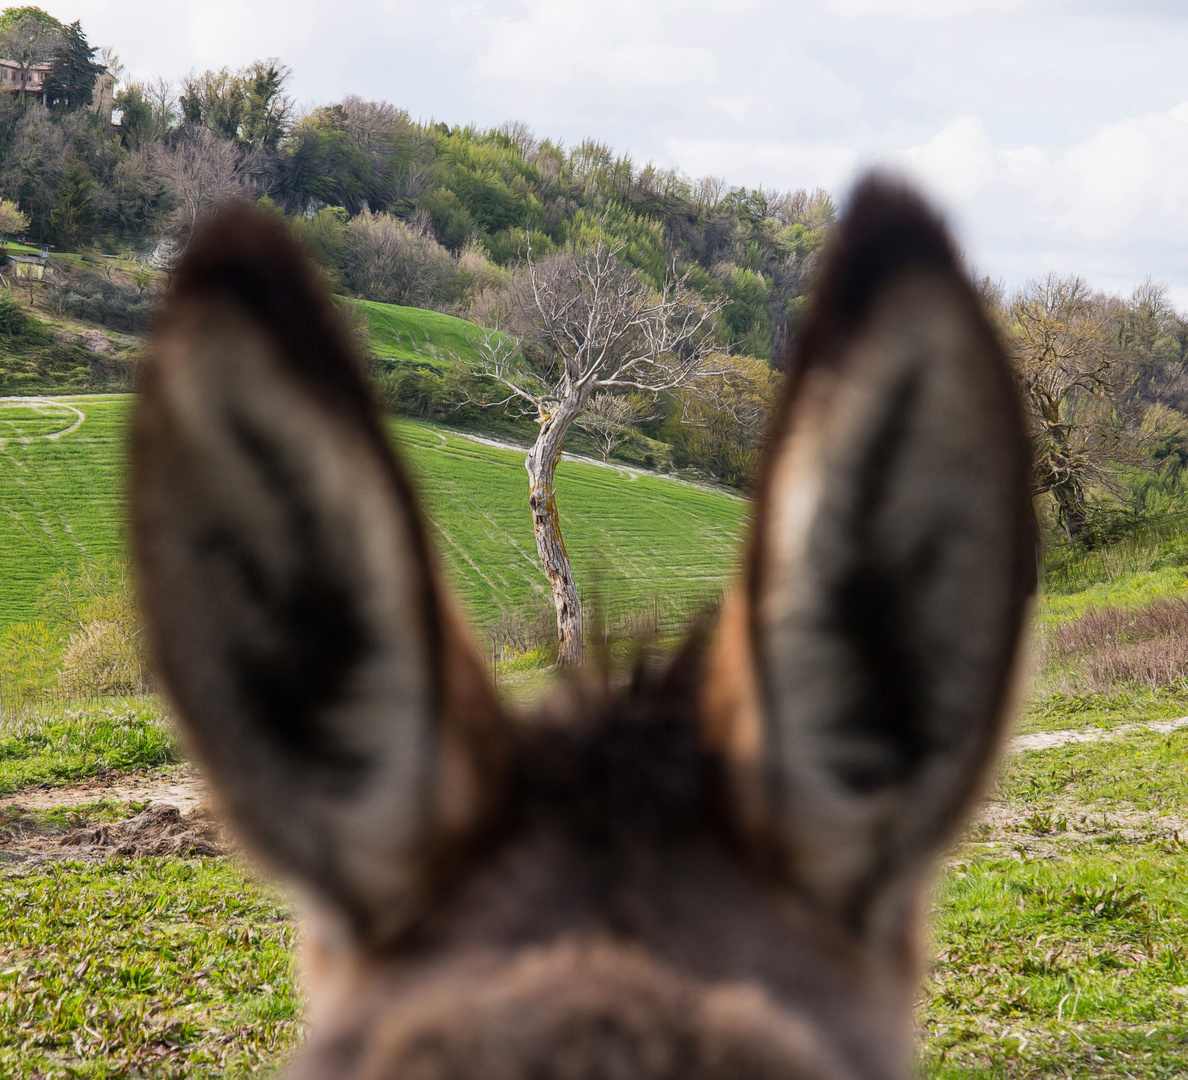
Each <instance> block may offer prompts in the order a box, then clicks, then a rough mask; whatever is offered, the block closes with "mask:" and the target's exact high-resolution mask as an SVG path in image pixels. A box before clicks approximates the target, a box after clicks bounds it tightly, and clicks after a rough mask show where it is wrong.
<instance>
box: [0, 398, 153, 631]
mask: <svg viewBox="0 0 1188 1080" xmlns="http://www.w3.org/2000/svg"><path fill="white" fill-rule="evenodd" d="M129 401H130V399H129V398H128V397H125V396H118V395H112V396H97V397H80V398H68V397H67V398H58V399H56V400H55V403H54V404H52V405H51V404H46V405H38V404H35V403H31V402H30V401H29V400H27V399H26V400H13V399H8V400H3V399H0V626H3V625H5V624H7V623H10V622H20V621H23V620H29V619H33V618H35V617H36V615H37V600H38V597H39V595H40V593H41V590H42V587H43V586H44V584H45V583H46V581H47V580H48V579H49V578H50V577H52V576H53V574H55V573H56V572H57V571H59V570H61V569H63V568H66V567H69V568H73V567H76V566H80V565H83V564H86V563H89V562H94V561H97V560H100V559H104V558H112V557H115V556H118V555H120V554H121V553H122V551H123V549H124V501H123V458H124V429H125V424H126V421H127V417H128V405H129ZM67 406H70V407H72V408H73V409H78V410H79V411H81V412H82V413H83V415H84V417H85V419H84V420H83V422H82V423H81V424H80V425H79V426H78V427H77V428H76V429H75V430H74V431H72V432H70V433H69V434H63V435H62V436H61V437H60V438H56V437H53V436H54V433H55V432H64V431H66V430H67V429H69V428H70V427H72V426H73V425H75V424H76V423H77V421H78V416H77V415H76V414H75V413H74V412H73V411H72V409H71V408H67Z"/></svg>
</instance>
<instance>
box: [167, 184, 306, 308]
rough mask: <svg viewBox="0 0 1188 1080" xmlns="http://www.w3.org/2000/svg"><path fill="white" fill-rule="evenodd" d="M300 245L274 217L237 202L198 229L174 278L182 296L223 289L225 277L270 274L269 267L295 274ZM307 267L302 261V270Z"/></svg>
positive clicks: (214, 215) (200, 225)
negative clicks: (183, 293) (188, 293)
mask: <svg viewBox="0 0 1188 1080" xmlns="http://www.w3.org/2000/svg"><path fill="white" fill-rule="evenodd" d="M299 250H300V249H299V245H298V244H297V242H296V240H294V239H293V238H292V236H291V235H290V234H289V231H288V229H286V228H285V226H284V224H283V223H282V222H281V221H279V220H277V217H276V216H275V215H274V214H269V213H267V212H265V211H263V210H259V209H257V208H256V207H254V206H252V205H250V204H249V203H233V204H231V205H230V206H226V207H224V208H223V209H221V210H219V211H218V213H215V214H212V215H211V216H210V217H208V218H207V219H206V220H204V221H202V222H200V223H199V224H198V226H197V228H195V230H194V233H193V235H192V236H191V238H190V241H189V243H188V244H187V245H186V250H185V254H184V256H183V257H182V261H181V265H180V266H179V267H178V270H177V274H176V276H175V278H174V283H173V284H174V288H175V290H177V291H178V292H192V291H203V290H204V289H206V288H210V287H212V286H214V287H216V288H217V287H218V283H219V281H220V279H221V278H223V277H225V276H226V275H228V274H234V273H235V271H236V270H238V271H239V272H240V273H241V274H242V273H244V272H249V273H256V274H267V273H268V269H269V267H272V268H273V269H274V272H275V271H276V270H283V271H288V273H290V274H292V272H293V270H294V269H295V266H294V262H295V260H294V256H296V255H297V254H298V252H299ZM301 266H303V262H301V261H296V267H301Z"/></svg>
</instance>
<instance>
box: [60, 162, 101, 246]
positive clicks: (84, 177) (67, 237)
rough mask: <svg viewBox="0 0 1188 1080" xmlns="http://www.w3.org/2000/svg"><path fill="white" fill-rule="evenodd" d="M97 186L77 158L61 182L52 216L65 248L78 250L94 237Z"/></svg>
mask: <svg viewBox="0 0 1188 1080" xmlns="http://www.w3.org/2000/svg"><path fill="white" fill-rule="evenodd" d="M94 186H95V185H94V181H92V179H91V176H90V173H88V172H87V170H86V167H85V166H84V165H83V163H82V162H81V161H79V160H78V159H77V158H75V159H74V162H73V163H72V164H71V166H70V168H68V169H67V170H66V175H65V176H63V177H62V182H61V183H60V184H59V185H58V190H57V192H56V195H57V198H56V200H55V203H54V208H53V210H51V211H50V215H49V223H50V228H51V229H52V230H53V234H54V239H55V240H56V241H57V242H58V243H59V244H60V245H61V246H62V247H64V248H67V249H70V248H75V249H77V248H78V247H79V246H81V245H82V244H86V243H89V242H90V240H91V239H92V233H93V230H94V224H95V208H94V206H93V204H92V202H91V189H92V188H93V187H94Z"/></svg>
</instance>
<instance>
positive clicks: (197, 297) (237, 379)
mask: <svg viewBox="0 0 1188 1080" xmlns="http://www.w3.org/2000/svg"><path fill="white" fill-rule="evenodd" d="M132 507H133V533H134V543H135V549H136V558H137V563H138V566H139V571H140V585H141V594H142V601H143V605H144V610H145V616H146V620H147V626H148V631H149V636H150V642H151V646H152V652H153V654H154V658H155V661H156V665H157V670H158V673H159V675H160V677H161V680H162V682H163V684H164V688H165V690H166V692H167V694H168V696H169V698H170V700H171V702H172V704H173V706H174V709H175V712H176V714H177V716H178V719H179V720H180V722H181V724H182V726H183V728H184V729H185V732H186V734H187V736H188V739H189V742H190V744H191V746H192V749H193V750H194V752H195V754H196V756H197V757H198V759H199V760H200V762H201V764H202V765H203V766H204V768H205V771H206V774H207V776H208V778H209V779H210V781H211V783H212V785H213V786H214V788H215V791H216V794H217V796H218V797H219V799H220V801H221V802H222V803H223V804H224V806H225V809H226V810H227V812H228V813H229V814H230V816H231V817H232V819H233V820H234V822H235V823H236V825H237V826H238V828H239V830H240V831H241V832H242V833H243V834H244V836H245V838H246V839H247V840H248V841H249V842H250V843H252V844H253V846H255V847H256V848H258V849H259V850H260V853H261V854H263V855H265V856H266V857H267V858H269V859H270V860H271V861H272V862H273V863H274V865H276V866H277V867H278V869H280V870H281V871H282V872H283V873H286V874H287V875H289V876H291V877H293V878H296V879H297V880H298V881H299V882H300V883H301V884H303V885H304V886H305V887H307V888H308V889H310V890H312V891H313V892H314V893H315V894H316V895H317V896H318V897H319V898H320V899H321V900H323V901H325V902H328V903H329V904H331V905H332V906H334V907H336V908H337V909H338V910H339V912H340V913H342V914H345V915H346V916H347V917H348V918H349V919H350V920H351V922H352V923H353V924H354V927H355V929H356V931H357V932H359V933H361V934H366V935H370V936H372V937H383V936H385V935H387V934H390V933H392V932H395V931H396V930H397V929H399V927H400V926H401V924H402V923H403V921H404V920H405V919H406V918H407V917H408V916H409V914H410V912H411V911H413V909H414V908H415V905H416V904H417V903H418V899H419V897H420V896H421V895H422V894H423V892H424V890H425V889H426V888H428V887H429V885H428V882H427V879H426V874H427V873H428V871H427V869H426V868H425V867H424V866H422V865H421V863H422V862H423V860H418V858H417V852H418V851H419V850H421V849H422V848H423V847H426V846H428V843H429V841H430V840H434V842H435V847H436V848H440V843H441V839H442V838H441V836H436V837H435V835H434V834H449V835H450V836H454V837H455V838H458V837H461V836H462V835H463V834H466V833H467V832H468V830H472V829H473V828H475V827H477V823H478V822H479V821H480V820H481V818H482V817H483V815H484V813H485V812H486V810H487V809H488V807H489V804H490V801H491V799H493V798H494V796H495V791H496V789H497V787H498V773H499V770H500V768H501V762H502V760H503V741H504V738H505V729H504V724H503V722H502V720H501V717H500V712H499V708H498V706H497V704H496V699H495V696H494V693H493V691H492V689H491V687H490V685H489V682H488V680H487V678H486V673H485V671H484V670H483V668H482V664H481V661H480V660H479V659H478V655H477V652H476V651H474V650H473V649H471V648H470V647H469V646H468V643H467V641H466V639H465V637H464V635H463V634H462V633H461V632H460V631H459V630H458V629H457V626H458V624H457V622H456V621H455V620H454V619H453V617H452V616H451V614H450V612H449V610H448V609H447V608H446V606H445V604H444V602H443V597H442V592H441V590H440V588H439V586H438V583H437V574H436V566H435V564H434V562H433V560H432V558H431V555H430V551H429V547H428V544H427V542H426V538H425V533H424V530H423V528H422V526H421V522H420V518H419V515H418V512H417V509H416V503H415V501H414V499H413V495H412V491H411V488H410V485H409V483H408V481H407V479H406V477H405V475H404V473H403V471H402V470H401V469H400V467H399V466H398V464H397V463H396V461H395V460H394V458H393V456H392V454H391V452H390V450H389V448H388V445H387V440H386V438H385V436H384V433H383V430H382V428H381V426H380V424H379V421H378V419H377V417H376V414H375V412H374V410H373V407H372V404H371V401H370V398H369V396H368V393H367V389H366V385H365V382H364V380H363V377H362V374H361V369H360V366H359V364H358V363H357V361H356V359H355V356H354V353H353V350H352V348H351V347H350V345H349V344H348V342H347V340H346V339H345V337H344V336H343V333H342V331H341V329H340V328H339V325H338V321H337V317H336V313H335V312H334V310H333V306H332V304H331V301H330V298H329V296H328V294H327V293H326V291H325V289H324V288H323V287H322V286H321V284H320V283H319V282H318V280H317V279H316V277H315V275H314V272H313V271H312V269H311V268H310V267H309V265H308V261H307V260H306V258H305V257H304V255H303V254H302V253H301V251H300V250H299V249H298V248H297V246H296V245H295V244H294V242H293V241H292V240H291V239H290V238H289V237H288V235H287V234H286V233H285V232H284V230H283V229H282V227H281V226H279V225H277V224H274V223H273V222H272V221H271V220H270V219H269V218H268V217H266V216H265V215H262V214H259V213H257V212H254V211H251V210H248V209H236V210H232V211H227V212H224V213H223V214H222V215H220V216H219V217H218V218H216V219H215V220H214V221H213V222H212V223H211V224H209V225H207V226H206V227H205V229H204V230H202V231H201V232H200V233H199V234H198V235H197V236H196V237H195V239H194V240H193V242H192V243H191V246H190V250H189V252H188V254H187V255H186V258H185V261H184V263H183V265H182V267H181V268H180V270H179V271H178V274H177V275H176V279H175V282H174V285H173V288H172V290H171V293H170V296H169V298H168V300H167V301H166V304H165V307H164V310H163V312H162V314H161V316H160V319H159V321H158V325H157V327H156V330H155V333H154V341H153V344H152V348H151V351H150V355H149V358H148V360H147V363H146V368H145V371H144V372H143V380H142V388H141V397H140V403H139V406H138V410H137V416H136V421H135V426H134V434H133V453H132Z"/></svg>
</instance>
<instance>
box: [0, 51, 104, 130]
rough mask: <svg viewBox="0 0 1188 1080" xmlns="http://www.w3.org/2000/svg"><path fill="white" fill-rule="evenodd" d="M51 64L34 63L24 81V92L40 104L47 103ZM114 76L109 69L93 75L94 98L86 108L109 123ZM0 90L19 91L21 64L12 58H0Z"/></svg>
mask: <svg viewBox="0 0 1188 1080" xmlns="http://www.w3.org/2000/svg"><path fill="white" fill-rule="evenodd" d="M52 70H53V64H50V63H45V64H34V65H33V66H32V67H31V68H30V69H29V76H28V78H27V79H26V81H25V93H26V94H29V95H30V96H31V97H35V98H37V99H38V100H39V101H40V102H41V104H42V105H45V104H48V103H47V101H46V99H45V80H46V79H48V78H49V74H50V72H51V71H52ZM115 87H116V78H115V76H114V75H113V74H112V73H111V72H110V71H106V70H105V71H101V72H100V73H99V74H98V75H97V76H96V77H95V89H94V90H93V91H92V93H93V94H94V98H93V99H92V101H91V104H90V105H88V106H87V108H88V109H89V110H90V111H91V112H93V113H97V114H98V115H99V116H101V117H103V119H104V120H106V121H107V122H108V123H109V124H110V123H111V113H112V109H113V108H115ZM0 90H8V91H10V92H12V93H14V94H19V93H20V92H21V65H20V64H17V63H14V62H13V61H12V60H0Z"/></svg>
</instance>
